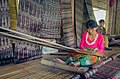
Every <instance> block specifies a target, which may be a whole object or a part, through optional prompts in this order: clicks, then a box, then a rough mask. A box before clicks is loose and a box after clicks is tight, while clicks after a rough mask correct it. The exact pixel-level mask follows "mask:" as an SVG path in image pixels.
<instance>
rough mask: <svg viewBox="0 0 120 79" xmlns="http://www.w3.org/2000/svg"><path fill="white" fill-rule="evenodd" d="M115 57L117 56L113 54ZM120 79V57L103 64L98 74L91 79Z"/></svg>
mask: <svg viewBox="0 0 120 79" xmlns="http://www.w3.org/2000/svg"><path fill="white" fill-rule="evenodd" d="M113 57H115V56H113ZM95 78H97V79H120V57H119V56H117V57H116V58H114V60H111V61H109V62H107V63H106V64H103V65H102V66H100V67H99V68H98V71H97V72H96V74H94V75H93V76H91V77H90V78H89V79H95Z"/></svg>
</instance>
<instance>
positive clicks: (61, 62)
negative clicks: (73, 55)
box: [55, 58, 66, 64]
mask: <svg viewBox="0 0 120 79" xmlns="http://www.w3.org/2000/svg"><path fill="white" fill-rule="evenodd" d="M55 62H57V63H60V64H66V63H65V62H64V61H63V60H61V59H59V58H56V59H55Z"/></svg>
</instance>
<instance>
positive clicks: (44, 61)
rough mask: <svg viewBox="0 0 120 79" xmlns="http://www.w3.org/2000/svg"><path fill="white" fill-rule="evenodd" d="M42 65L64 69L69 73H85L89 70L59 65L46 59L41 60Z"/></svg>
mask: <svg viewBox="0 0 120 79" xmlns="http://www.w3.org/2000/svg"><path fill="white" fill-rule="evenodd" d="M41 64H44V65H48V66H51V67H55V68H60V69H64V70H67V71H72V72H77V73H84V72H86V71H87V70H88V67H73V66H69V65H64V64H59V63H56V62H53V61H49V60H46V59H41Z"/></svg>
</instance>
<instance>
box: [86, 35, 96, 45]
mask: <svg viewBox="0 0 120 79" xmlns="http://www.w3.org/2000/svg"><path fill="white" fill-rule="evenodd" d="M97 38H98V34H97V35H96V37H95V39H94V41H93V42H91V43H89V42H88V40H87V39H88V33H87V35H86V43H87V44H88V45H93V44H95V42H96V40H97Z"/></svg>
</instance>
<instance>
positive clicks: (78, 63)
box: [70, 62, 80, 67]
mask: <svg viewBox="0 0 120 79" xmlns="http://www.w3.org/2000/svg"><path fill="white" fill-rule="evenodd" d="M70 65H72V66H75V67H77V66H80V62H77V63H76V64H75V63H74V62H71V63H70Z"/></svg>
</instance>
